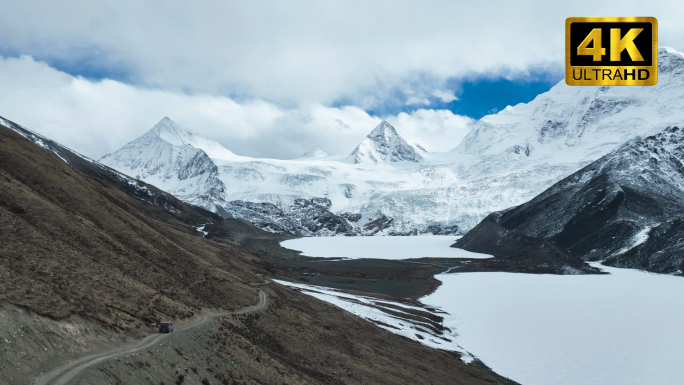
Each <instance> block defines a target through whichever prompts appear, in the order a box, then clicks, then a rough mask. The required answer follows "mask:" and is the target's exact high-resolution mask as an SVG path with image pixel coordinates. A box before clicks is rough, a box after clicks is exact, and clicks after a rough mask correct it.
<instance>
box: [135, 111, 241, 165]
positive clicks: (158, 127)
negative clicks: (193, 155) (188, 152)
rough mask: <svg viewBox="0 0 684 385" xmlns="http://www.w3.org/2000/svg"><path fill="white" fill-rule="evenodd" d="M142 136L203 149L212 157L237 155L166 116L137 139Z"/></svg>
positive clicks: (174, 144)
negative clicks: (185, 128) (183, 127)
mask: <svg viewBox="0 0 684 385" xmlns="http://www.w3.org/2000/svg"><path fill="white" fill-rule="evenodd" d="M142 138H145V139H146V140H150V139H152V140H158V139H161V140H163V141H165V142H166V143H168V144H170V145H172V146H184V145H186V146H190V147H193V148H197V149H200V150H202V151H204V152H205V153H206V154H207V155H208V156H209V157H210V158H212V159H235V158H236V157H237V155H235V154H234V153H233V152H232V151H230V150H228V149H227V148H225V147H223V146H222V145H221V144H220V143H218V142H216V141H213V140H211V139H207V138H205V137H203V136H201V135H199V134H195V133H193V132H190V131H186V130H184V129H182V128H181V127H180V126H179V125H178V124H176V122H174V121H173V120H171V119H169V118H168V117H166V116H165V117H163V118H162V119H161V120H160V121H159V122H158V123H157V124H155V125H154V127H152V129H150V130H149V131H147V133H145V135H143V136H142V137H141V138H139V139H142Z"/></svg>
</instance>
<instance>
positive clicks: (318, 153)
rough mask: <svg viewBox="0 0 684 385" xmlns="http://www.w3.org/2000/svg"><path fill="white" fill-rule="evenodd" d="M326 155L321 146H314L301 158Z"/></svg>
mask: <svg viewBox="0 0 684 385" xmlns="http://www.w3.org/2000/svg"><path fill="white" fill-rule="evenodd" d="M326 156H328V154H326V152H325V151H323V149H322V148H321V146H316V147H314V148H312V149H311V150H309V151H307V152H305V153H304V155H302V157H303V158H323V157H326Z"/></svg>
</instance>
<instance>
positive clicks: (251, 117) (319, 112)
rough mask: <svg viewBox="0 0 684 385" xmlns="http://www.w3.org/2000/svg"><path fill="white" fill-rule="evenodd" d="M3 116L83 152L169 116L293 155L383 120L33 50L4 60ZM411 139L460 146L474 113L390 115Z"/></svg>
mask: <svg viewBox="0 0 684 385" xmlns="http://www.w3.org/2000/svg"><path fill="white" fill-rule="evenodd" d="M0 89H2V92H1V93H0V115H1V116H4V117H5V118H7V119H10V120H13V121H15V122H16V123H19V124H22V125H24V126H26V127H28V128H30V129H33V130H35V131H37V132H39V133H41V134H43V135H46V136H47V137H50V138H52V139H55V140H57V141H58V142H60V143H62V144H64V145H66V146H68V147H70V148H73V149H74V150H76V151H79V152H81V153H83V154H85V155H88V156H90V157H93V158H99V157H100V156H102V155H104V154H105V153H109V152H113V151H115V150H117V149H119V148H120V147H121V146H123V145H124V144H125V143H127V142H128V141H130V140H133V139H135V138H137V137H138V136H140V135H142V134H143V133H144V132H145V131H147V130H149V129H150V128H151V127H152V126H153V125H154V124H155V123H156V122H157V121H158V120H159V119H161V118H162V117H164V116H168V117H170V118H171V119H173V120H174V121H176V122H177V123H179V124H180V125H181V126H184V127H186V128H187V129H189V130H191V131H194V132H197V133H199V134H201V135H203V136H206V137H208V138H211V139H214V140H217V141H219V142H220V143H222V144H223V145H224V146H225V147H227V148H228V149H230V150H232V151H234V152H235V153H237V154H241V155H248V156H258V157H273V158H295V157H298V156H300V155H301V154H303V153H304V152H305V151H306V150H308V149H310V148H312V147H313V146H315V145H317V144H319V145H321V147H322V148H323V149H324V150H325V151H326V152H328V153H337V154H342V155H346V154H348V153H349V152H351V151H352V150H353V148H354V147H355V146H356V145H357V144H358V143H359V142H360V141H361V140H362V139H363V137H364V136H365V135H367V134H368V133H369V132H370V130H372V129H373V127H375V125H377V124H378V123H379V122H380V118H378V117H374V116H370V115H368V113H366V112H365V111H364V110H362V109H360V108H358V107H353V106H347V107H339V108H333V107H326V106H324V105H322V104H320V103H301V104H299V105H297V107H292V108H283V107H279V106H276V105H274V104H272V103H268V102H265V101H263V100H259V99H252V100H249V101H244V102H239V103H238V102H236V101H235V100H233V99H230V98H227V97H221V96H210V95H206V94H186V93H180V92H171V91H164V90H159V89H149V88H142V87H135V86H131V85H127V84H124V83H121V82H117V81H113V80H103V81H96V82H94V81H90V80H87V79H84V78H81V77H73V76H71V75H68V74H66V73H63V72H60V71H58V70H56V69H54V68H51V67H50V66H48V65H47V64H45V63H43V62H39V61H36V60H34V59H33V58H31V57H29V56H22V57H20V58H5V59H0ZM385 118H386V119H387V120H388V121H390V123H392V124H393V125H395V127H396V128H397V130H398V131H399V132H400V133H401V134H402V135H404V136H405V137H406V138H407V139H408V140H409V141H411V142H412V143H414V142H419V143H420V144H421V145H423V146H424V147H426V148H427V149H428V150H432V151H445V150H449V149H451V148H453V147H456V146H457V145H458V143H459V142H460V141H461V139H462V138H463V137H464V136H465V135H466V133H467V131H468V128H469V124H470V123H471V122H472V119H470V118H467V117H464V116H459V115H455V114H453V113H452V112H451V111H448V110H428V109H419V110H417V111H414V112H413V113H411V114H407V113H401V114H399V115H398V116H388V117H385Z"/></svg>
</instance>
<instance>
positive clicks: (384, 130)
mask: <svg viewBox="0 0 684 385" xmlns="http://www.w3.org/2000/svg"><path fill="white" fill-rule="evenodd" d="M395 136H399V134H398V133H397V130H396V129H395V128H394V127H393V126H392V125H391V124H389V122H387V121H386V120H383V121H382V122H380V124H378V125H377V126H376V127H375V128H374V129H373V131H371V132H370V134H368V137H369V138H371V139H375V138H386V139H391V138H393V137H395Z"/></svg>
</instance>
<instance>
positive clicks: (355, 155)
mask: <svg viewBox="0 0 684 385" xmlns="http://www.w3.org/2000/svg"><path fill="white" fill-rule="evenodd" d="M349 158H350V159H351V160H352V161H353V162H354V163H364V162H371V163H383V162H401V161H409V162H420V161H422V160H423V158H422V157H421V156H420V155H419V154H418V153H417V152H416V149H415V148H413V146H411V145H410V144H408V143H407V142H406V140H405V139H404V138H403V137H402V136H401V135H399V133H398V132H397V130H396V129H395V128H394V127H392V125H391V124H389V123H388V122H387V121H386V120H383V121H382V122H380V124H378V125H377V126H376V127H375V128H374V129H373V131H371V132H370V134H368V136H366V138H365V139H364V140H363V141H362V142H361V143H360V144H359V145H358V146H357V147H356V148H355V149H354V151H352V153H351V154H350V155H349Z"/></svg>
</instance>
